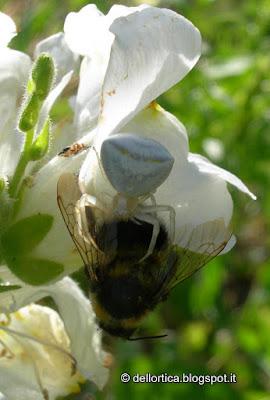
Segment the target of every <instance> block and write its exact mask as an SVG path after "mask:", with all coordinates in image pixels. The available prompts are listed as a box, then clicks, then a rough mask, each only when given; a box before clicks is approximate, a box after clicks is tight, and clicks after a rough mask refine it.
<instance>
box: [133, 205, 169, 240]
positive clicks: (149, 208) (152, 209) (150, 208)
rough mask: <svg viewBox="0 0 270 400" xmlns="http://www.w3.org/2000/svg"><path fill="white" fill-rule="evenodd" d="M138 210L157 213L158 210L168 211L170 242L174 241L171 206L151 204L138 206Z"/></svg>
mask: <svg viewBox="0 0 270 400" xmlns="http://www.w3.org/2000/svg"><path fill="white" fill-rule="evenodd" d="M138 208H139V210H140V211H143V212H145V213H147V214H148V213H152V212H153V213H157V212H160V211H169V213H170V242H171V244H172V243H173V241H174V236H175V210H174V208H173V207H171V206H162V205H153V206H145V207H138Z"/></svg>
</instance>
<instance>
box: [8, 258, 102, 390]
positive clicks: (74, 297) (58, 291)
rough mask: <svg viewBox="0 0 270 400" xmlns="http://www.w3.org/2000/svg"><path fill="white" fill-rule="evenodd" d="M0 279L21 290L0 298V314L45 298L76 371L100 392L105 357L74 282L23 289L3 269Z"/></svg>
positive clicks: (88, 308) (90, 313) (88, 306)
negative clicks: (53, 305)
mask: <svg viewBox="0 0 270 400" xmlns="http://www.w3.org/2000/svg"><path fill="white" fill-rule="evenodd" d="M0 278H1V279H2V280H3V281H5V282H6V281H8V282H10V283H11V284H17V285H19V284H21V285H22V286H23V287H22V289H17V290H13V291H9V292H4V293H1V294H0V304H1V306H0V312H5V313H10V312H15V311H17V310H18V309H20V308H21V307H23V306H25V305H27V304H29V303H32V302H36V301H38V300H40V299H42V298H43V297H46V296H51V297H52V298H53V299H54V301H55V303H56V305H57V307H58V310H59V314H60V316H61V318H62V320H63V322H64V324H65V329H66V332H67V334H68V336H69V338H70V341H71V344H70V345H71V353H72V354H73V356H74V357H75V359H76V361H77V364H78V365H77V366H78V370H79V371H80V372H81V373H82V375H83V377H84V378H85V379H89V380H91V381H93V382H95V383H96V384H97V386H98V387H99V388H100V389H101V388H102V387H103V386H104V385H105V383H106V381H107V378H108V370H107V369H106V368H104V367H103V359H104V356H105V353H104V352H103V351H102V348H101V332H100V330H98V329H97V326H96V325H95V322H94V313H93V310H92V307H91V304H90V301H89V300H88V299H87V298H86V297H85V296H84V295H83V294H82V292H81V291H80V289H79V288H78V286H77V285H76V284H75V282H73V281H72V280H71V279H70V278H64V279H63V280H62V281H59V282H57V283H55V284H52V285H47V286H30V285H25V284H24V283H22V282H21V281H20V280H19V279H18V278H16V277H15V276H14V275H13V274H12V273H11V272H10V271H9V270H8V268H7V267H5V266H1V273H0Z"/></svg>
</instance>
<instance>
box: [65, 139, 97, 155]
mask: <svg viewBox="0 0 270 400" xmlns="http://www.w3.org/2000/svg"><path fill="white" fill-rule="evenodd" d="M89 147H91V146H85V145H84V144H82V143H78V142H75V143H73V144H72V145H71V146H67V147H65V148H64V149H63V150H62V151H60V153H58V155H59V156H62V157H70V156H75V155H76V154H78V153H79V152H80V151H82V150H86V149H88V148H89Z"/></svg>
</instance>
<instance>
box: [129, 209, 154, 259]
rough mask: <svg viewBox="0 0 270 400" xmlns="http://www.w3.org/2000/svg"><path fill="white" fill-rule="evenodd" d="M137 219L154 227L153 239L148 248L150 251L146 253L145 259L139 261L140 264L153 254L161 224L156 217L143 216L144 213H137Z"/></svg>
mask: <svg viewBox="0 0 270 400" xmlns="http://www.w3.org/2000/svg"><path fill="white" fill-rule="evenodd" d="M134 217H135V218H137V219H139V220H140V221H144V222H147V223H148V224H151V225H153V232H152V237H151V240H150V244H149V247H148V250H147V252H146V254H145V255H144V256H143V258H141V259H140V260H139V262H141V261H143V260H145V259H146V258H147V257H148V256H150V255H151V254H152V253H153V250H154V248H155V245H156V241H157V237H158V234H159V230H160V224H159V221H158V219H156V218H155V217H152V215H148V214H143V213H136V214H135V215H134Z"/></svg>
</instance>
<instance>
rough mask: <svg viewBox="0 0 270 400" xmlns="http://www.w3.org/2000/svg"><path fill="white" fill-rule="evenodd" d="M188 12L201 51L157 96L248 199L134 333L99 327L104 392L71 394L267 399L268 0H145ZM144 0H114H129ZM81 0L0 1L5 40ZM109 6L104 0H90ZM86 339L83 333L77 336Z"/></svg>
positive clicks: (240, 199)
mask: <svg viewBox="0 0 270 400" xmlns="http://www.w3.org/2000/svg"><path fill="white" fill-rule="evenodd" d="M145 2H146V3H149V4H151V5H155V6H158V7H167V8H170V9H173V10H175V11H177V12H178V13H180V14H182V15H184V16H185V17H186V18H188V19H190V20H191V21H192V22H193V23H194V24H195V25H196V26H197V27H198V28H199V30H200V31H201V34H202V37H203V54H202V57H201V59H200V61H199V63H198V64H197V66H196V67H195V68H194V70H193V71H191V72H190V73H189V74H188V76H187V77H186V78H185V79H184V80H183V81H181V82H180V83H179V84H178V85H176V86H175V87H173V88H172V89H170V90H169V91H168V92H167V93H165V94H163V95H162V96H161V97H160V98H159V99H158V102H159V103H160V104H161V105H162V106H163V107H164V108H165V109H167V110H168V111H170V112H172V113H173V114H175V115H176V116H177V117H178V118H179V119H180V120H181V121H182V122H183V123H184V124H185V126H186V128H187V131H188V134H189V139H190V149H191V151H192V152H197V153H200V154H203V155H205V156H206V157H208V158H209V159H210V160H212V161H213V162H215V163H216V164H218V165H219V166H221V167H223V168H225V169H227V170H229V171H231V172H232V173H234V174H236V175H237V176H238V177H240V178H241V179H242V180H243V181H244V182H245V183H246V184H247V185H248V187H249V189H251V190H252V191H253V192H254V193H255V194H256V195H257V197H258V200H257V201H256V202H254V201H252V200H251V199H250V198H249V197H247V196H246V195H244V194H242V193H240V192H238V191H237V190H235V189H234V188H232V187H231V188H230V189H231V193H232V196H233V199H234V202H235V211H234V229H235V234H236V237H237V244H236V246H235V247H234V249H233V250H232V251H231V252H230V253H229V254H226V255H223V256H221V257H217V258H216V259H214V260H213V261H212V262H211V263H210V264H208V265H207V266H206V267H205V268H203V269H202V270H201V271H200V272H198V273H197V274H196V275H194V276H193V277H191V278H190V279H188V280H187V281H185V282H183V283H182V284H181V285H180V286H178V288H177V289H176V290H175V291H174V292H173V293H172V295H171V296H170V298H169V300H168V301H167V302H165V303H163V304H162V305H161V306H160V307H158V309H157V310H156V311H155V312H154V313H153V314H152V315H151V316H150V317H149V318H148V319H147V320H146V321H145V323H144V324H143V325H142V327H141V328H140V330H139V332H138V334H137V336H145V335H158V334H160V333H164V331H166V332H167V333H168V337H167V338H165V339H156V340H148V341H147V340H142V341H137V342H123V341H121V340H112V339H109V338H106V346H107V347H106V348H107V349H108V350H109V351H111V352H112V353H113V355H114V358H115V361H114V367H113V369H112V377H111V382H110V384H109V386H108V388H107V390H105V391H104V392H103V393H94V394H92V395H90V397H78V396H77V397H76V398H78V399H79V398H80V399H83V398H84V399H86V398H95V397H97V398H99V399H126V398H129V400H133V399H138V398H140V399H149V398H151V399H160V398H162V399H164V400H171V399H176V398H189V399H198V398H200V399H204V398H205V399H239V400H240V399H241V400H266V399H270V302H269V299H270V265H269V261H268V256H269V236H268V235H267V231H268V229H269V222H270V191H269V190H267V187H268V182H269V178H270V162H269V159H270V57H269V55H270V1H269V0H261V1H260V0H168V1H158V0H156V1H155V0H153V1H149V2H147V1H145ZM140 3H141V2H139V1H138V2H136V1H131V2H122V3H121V4H125V5H132V6H134V5H138V4H140ZM86 4H87V2H86V1H81V0H70V1H61V2H56V1H55V2H47V1H46V2H45V1H34V0H32V1H10V0H9V1H2V0H0V6H1V7H0V9H1V11H4V12H6V13H7V14H9V15H10V16H12V17H13V19H14V20H15V22H16V24H17V26H18V28H19V30H20V32H19V35H18V36H17V37H16V38H15V39H13V41H12V47H13V48H16V49H19V50H22V51H25V52H27V53H28V54H30V55H33V50H34V47H35V44H36V43H37V42H38V41H39V40H41V39H43V38H45V37H47V36H49V35H51V34H53V33H56V32H59V31H61V30H62V28H63V23H64V20H65V16H66V15H67V13H68V12H70V11H78V10H79V9H80V8H81V7H82V6H84V5H86ZM96 4H97V6H98V7H99V8H100V10H101V11H103V12H104V13H107V11H108V10H109V8H110V7H111V5H112V4H114V3H112V2H111V1H105V2H101V1H97V2H96ZM86 345H87V344H86ZM122 372H128V373H129V374H131V375H133V374H135V373H137V372H139V373H140V374H144V373H146V372H150V373H151V374H155V375H158V374H161V373H165V372H166V373H167V374H173V375H175V374H178V375H180V374H181V373H183V372H185V373H186V374H188V373H193V374H197V375H201V374H210V375H211V374H215V375H221V374H224V373H227V374H230V373H235V374H236V375H237V383H236V384H220V383H219V384H218V383H216V384H215V385H213V386H210V385H209V384H206V385H204V386H200V385H198V384H195V383H190V384H177V383H167V384H162V383H159V384H158V383H156V384H154V383H152V384H150V383H140V384H139V383H137V384H135V383H127V384H124V383H121V382H120V374H121V373H122Z"/></svg>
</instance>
